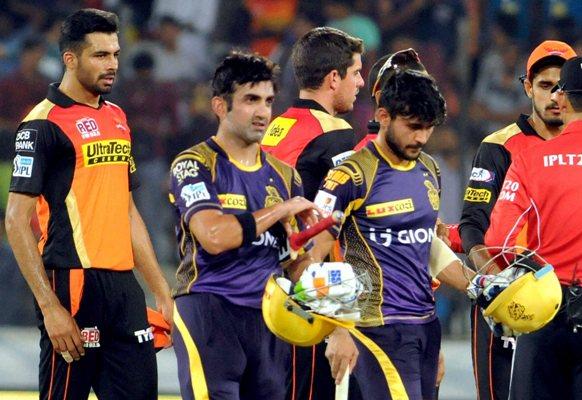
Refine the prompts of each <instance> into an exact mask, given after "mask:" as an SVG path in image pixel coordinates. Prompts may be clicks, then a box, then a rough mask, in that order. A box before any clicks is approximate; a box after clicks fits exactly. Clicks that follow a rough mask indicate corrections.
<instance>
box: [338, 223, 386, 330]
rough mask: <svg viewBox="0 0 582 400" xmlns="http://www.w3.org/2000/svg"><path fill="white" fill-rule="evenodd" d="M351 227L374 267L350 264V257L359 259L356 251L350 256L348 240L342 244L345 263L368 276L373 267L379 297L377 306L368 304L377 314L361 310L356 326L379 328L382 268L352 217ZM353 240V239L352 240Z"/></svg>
mask: <svg viewBox="0 0 582 400" xmlns="http://www.w3.org/2000/svg"><path fill="white" fill-rule="evenodd" d="M351 225H353V227H354V230H355V233H356V235H357V236H358V239H359V240H360V241H361V243H362V244H363V245H364V247H365V248H366V251H367V253H368V254H367V255H368V256H369V257H370V259H371V260H372V262H373V263H374V265H357V264H356V263H353V262H351V260H349V259H350V258H352V257H361V256H358V255H357V253H356V251H354V253H353V254H354V255H355V256H354V255H352V253H350V245H349V243H350V241H348V240H345V238H344V240H343V243H344V244H345V258H346V261H347V262H349V263H350V264H352V266H353V267H354V270H355V271H356V272H358V271H362V270H364V271H366V272H367V273H369V274H372V273H373V272H374V271H373V267H376V278H377V281H378V283H379V286H380V287H379V290H378V293H379V297H380V301H379V302H378V304H377V306H375V305H374V304H371V303H368V306H369V307H370V308H372V307H377V308H378V310H377V312H374V311H368V312H366V310H362V311H363V313H362V314H363V315H362V320H363V321H361V322H359V323H358V326H364V327H367V326H380V325H383V324H384V318H383V317H382V303H383V301H384V295H383V293H384V275H383V273H382V267H381V266H380V263H379V262H378V259H377V258H376V256H374V253H373V252H372V249H370V246H369V245H368V242H367V241H366V239H365V238H364V235H362V232H361V231H360V228H359V227H358V224H357V222H356V218H355V217H354V216H352V217H351ZM345 231H346V230H342V232H344V234H346V233H345ZM352 240H353V239H352ZM370 278H371V280H372V282H374V277H373V276H370Z"/></svg>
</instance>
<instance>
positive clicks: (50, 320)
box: [42, 303, 85, 363]
mask: <svg viewBox="0 0 582 400" xmlns="http://www.w3.org/2000/svg"><path fill="white" fill-rule="evenodd" d="M42 313H43V316H44V326H45V329H46V331H47V333H48V336H49V338H50V340H51V343H52V345H53V348H54V350H55V351H56V352H57V353H60V354H61V355H62V356H63V358H64V359H65V361H66V362H68V363H71V362H73V360H75V361H77V360H79V359H80V358H81V356H84V355H85V349H84V347H83V339H82V337H81V330H80V329H79V327H78V326H77V322H76V321H75V319H74V318H73V317H72V316H71V314H70V313H69V311H67V310H66V309H65V308H64V307H63V306H62V305H61V304H60V303H57V304H54V305H51V306H48V307H46V308H44V309H43V310H42Z"/></svg>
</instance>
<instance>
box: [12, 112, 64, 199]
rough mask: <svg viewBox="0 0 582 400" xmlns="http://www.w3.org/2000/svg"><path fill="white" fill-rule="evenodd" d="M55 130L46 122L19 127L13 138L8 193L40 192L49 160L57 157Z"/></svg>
mask: <svg viewBox="0 0 582 400" xmlns="http://www.w3.org/2000/svg"><path fill="white" fill-rule="evenodd" d="M58 131H59V128H58V127H56V126H55V125H54V124H53V123H52V122H50V121H48V120H32V121H28V122H24V123H22V124H21V125H20V126H19V127H18V130H17V132H16V135H15V138H14V150H15V156H14V160H13V170H12V179H11V182H10V191H11V192H19V193H28V194H32V195H39V194H41V193H42V191H43V186H44V184H45V180H46V179H45V175H46V174H47V173H48V171H49V169H50V167H51V159H52V158H53V157H58V156H59V151H58V150H57V148H58V141H59V138H60V137H61V136H62V135H60V136H59V134H58ZM60 156H62V154H60Z"/></svg>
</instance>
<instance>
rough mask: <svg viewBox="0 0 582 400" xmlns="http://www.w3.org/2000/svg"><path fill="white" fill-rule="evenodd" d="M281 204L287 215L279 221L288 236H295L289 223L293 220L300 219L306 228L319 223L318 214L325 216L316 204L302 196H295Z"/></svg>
mask: <svg viewBox="0 0 582 400" xmlns="http://www.w3.org/2000/svg"><path fill="white" fill-rule="evenodd" d="M280 204H281V207H284V211H285V215H284V216H283V218H281V219H280V220H279V221H280V222H281V223H282V224H283V226H284V227H285V231H286V232H287V235H288V236H290V235H291V234H293V229H292V227H291V224H290V222H289V221H290V220H291V218H293V217H298V218H300V219H301V221H302V222H303V224H304V225H305V226H311V225H313V224H315V223H317V213H319V215H323V212H322V211H321V210H320V209H319V208H318V207H317V206H316V205H315V204H314V203H312V202H311V201H309V200H307V199H305V198H303V197H301V196H295V197H293V198H291V199H289V200H285V201H284V202H283V203H280Z"/></svg>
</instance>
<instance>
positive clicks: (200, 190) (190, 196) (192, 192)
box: [180, 182, 210, 207]
mask: <svg viewBox="0 0 582 400" xmlns="http://www.w3.org/2000/svg"><path fill="white" fill-rule="evenodd" d="M180 197H181V198H182V200H184V202H185V203H186V207H190V206H191V205H192V204H194V203H195V202H197V201H200V200H208V199H210V193H209V192H208V189H206V184H204V182H198V183H195V184H190V185H186V186H184V187H183V188H182V191H181V192H180Z"/></svg>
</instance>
